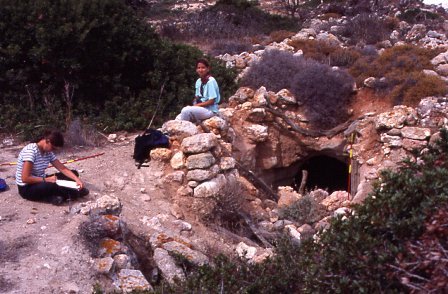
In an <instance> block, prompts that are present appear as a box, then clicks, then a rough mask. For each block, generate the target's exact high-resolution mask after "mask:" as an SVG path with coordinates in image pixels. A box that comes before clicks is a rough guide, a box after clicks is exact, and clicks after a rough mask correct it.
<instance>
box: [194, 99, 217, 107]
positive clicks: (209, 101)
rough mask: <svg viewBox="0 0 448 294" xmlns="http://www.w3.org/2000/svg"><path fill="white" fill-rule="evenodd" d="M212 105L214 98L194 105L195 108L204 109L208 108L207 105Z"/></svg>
mask: <svg viewBox="0 0 448 294" xmlns="http://www.w3.org/2000/svg"><path fill="white" fill-rule="evenodd" d="M213 104H215V98H211V99H208V100H207V101H205V102H200V103H197V104H195V106H202V107H205V106H209V105H213Z"/></svg>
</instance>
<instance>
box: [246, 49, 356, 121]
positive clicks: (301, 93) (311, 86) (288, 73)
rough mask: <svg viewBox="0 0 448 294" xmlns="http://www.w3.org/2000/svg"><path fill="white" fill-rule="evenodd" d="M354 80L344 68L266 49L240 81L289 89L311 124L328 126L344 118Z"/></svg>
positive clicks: (247, 84)
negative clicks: (334, 67)
mask: <svg viewBox="0 0 448 294" xmlns="http://www.w3.org/2000/svg"><path fill="white" fill-rule="evenodd" d="M353 82H354V81H353V79H352V78H351V76H350V75H349V74H347V73H346V72H345V71H343V70H339V69H337V70H335V69H332V68H331V67H330V66H328V65H324V64H321V63H319V62H316V61H313V60H310V59H305V58H302V57H298V56H294V55H293V54H292V53H290V52H285V51H279V50H269V51H267V52H265V53H264V54H263V56H262V58H261V60H260V61H259V62H258V63H256V64H254V65H252V66H251V67H250V68H249V71H248V72H247V74H246V75H245V76H244V78H243V80H242V81H241V84H242V85H245V86H248V87H252V88H255V89H256V88H259V87H261V86H265V87H266V88H267V89H268V90H271V91H279V90H281V89H289V90H291V92H292V93H293V94H294V95H295V96H296V98H297V100H298V101H299V103H300V104H303V107H304V108H305V113H306V114H307V118H308V119H309V120H310V122H311V123H312V125H313V126H314V127H316V128H323V129H329V128H332V127H334V126H336V125H338V124H339V123H342V122H344V121H345V120H347V118H348V116H349V115H348V113H347V107H348V105H349V102H350V98H351V96H352V94H353Z"/></svg>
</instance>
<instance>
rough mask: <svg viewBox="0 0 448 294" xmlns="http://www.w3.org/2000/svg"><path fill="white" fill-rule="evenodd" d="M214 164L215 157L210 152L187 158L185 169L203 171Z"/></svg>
mask: <svg viewBox="0 0 448 294" xmlns="http://www.w3.org/2000/svg"><path fill="white" fill-rule="evenodd" d="M215 162H216V159H215V157H214V156H213V155H212V154H211V153H210V152H206V153H199V154H193V155H190V156H188V158H187V162H186V166H187V169H197V168H202V169H205V168H208V167H210V166H212V165H213V164H214V163H215Z"/></svg>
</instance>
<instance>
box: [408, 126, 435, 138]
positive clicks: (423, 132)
mask: <svg viewBox="0 0 448 294" xmlns="http://www.w3.org/2000/svg"><path fill="white" fill-rule="evenodd" d="M401 135H402V136H403V137H404V138H407V139H412V140H426V139H427V138H429V137H430V136H431V130H430V129H428V128H417V127H404V128H403V129H401Z"/></svg>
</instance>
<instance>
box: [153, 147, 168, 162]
mask: <svg viewBox="0 0 448 294" xmlns="http://www.w3.org/2000/svg"><path fill="white" fill-rule="evenodd" d="M172 155H173V152H172V151H171V149H169V148H154V149H152V150H151V152H150V153H149V156H150V157H151V159H152V160H155V161H169V160H170V159H171V156H172Z"/></svg>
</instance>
